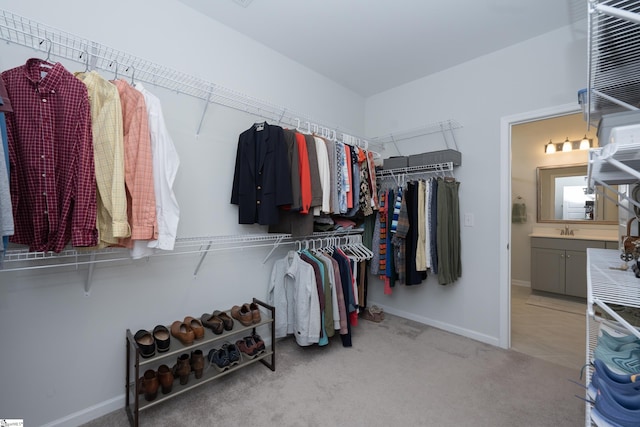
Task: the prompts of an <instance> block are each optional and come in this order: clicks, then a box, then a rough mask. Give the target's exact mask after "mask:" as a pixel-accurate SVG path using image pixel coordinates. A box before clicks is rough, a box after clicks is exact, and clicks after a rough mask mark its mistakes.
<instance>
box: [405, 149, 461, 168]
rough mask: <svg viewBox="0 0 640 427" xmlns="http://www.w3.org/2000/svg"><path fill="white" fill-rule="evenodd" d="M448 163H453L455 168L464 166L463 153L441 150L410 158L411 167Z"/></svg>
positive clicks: (414, 155) (413, 155)
mask: <svg viewBox="0 0 640 427" xmlns="http://www.w3.org/2000/svg"><path fill="white" fill-rule="evenodd" d="M447 162H453V166H460V165H461V164H462V153H460V152H459V151H456V150H440V151H430V152H428V153H422V154H412V155H411V156H409V166H423V165H433V164H436V163H447Z"/></svg>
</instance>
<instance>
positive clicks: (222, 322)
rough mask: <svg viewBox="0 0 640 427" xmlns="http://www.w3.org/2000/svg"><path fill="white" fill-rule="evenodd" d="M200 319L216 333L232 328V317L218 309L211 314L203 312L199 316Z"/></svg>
mask: <svg viewBox="0 0 640 427" xmlns="http://www.w3.org/2000/svg"><path fill="white" fill-rule="evenodd" d="M200 321H201V322H202V324H203V325H204V326H206V327H207V328H209V329H211V330H212V331H213V333H214V334H216V335H220V334H221V333H222V332H224V331H225V330H226V331H230V330H232V329H233V319H232V318H231V317H229V315H228V314H227V313H225V312H224V311H220V310H216V311H214V312H213V313H212V314H209V313H204V314H203V315H202V316H200Z"/></svg>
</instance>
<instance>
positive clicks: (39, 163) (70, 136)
mask: <svg viewBox="0 0 640 427" xmlns="http://www.w3.org/2000/svg"><path fill="white" fill-rule="evenodd" d="M49 65H51V64H49ZM1 77H2V79H3V81H4V83H5V86H6V88H7V92H8V94H9V98H10V99H11V104H12V105H13V113H7V115H6V119H7V134H8V139H9V161H10V167H11V169H10V171H11V172H10V174H11V176H10V185H11V202H12V205H13V216H14V221H15V234H14V235H13V237H12V238H11V241H12V242H14V243H19V244H24V245H29V250H31V251H54V252H60V251H61V250H62V249H63V248H64V247H65V245H67V243H69V241H71V244H72V245H73V246H95V245H96V244H97V243H98V230H97V229H96V181H95V172H94V163H93V145H92V134H91V113H90V107H89V97H88V95H87V88H86V86H85V85H84V84H83V83H82V82H81V81H80V80H78V79H77V78H75V77H74V75H73V74H71V73H70V72H68V71H67V70H65V68H64V67H63V66H62V64H60V63H57V64H54V65H53V66H52V67H50V66H47V63H46V62H44V61H43V60H41V59H37V58H32V59H29V60H28V61H27V63H26V64H25V65H22V66H19V67H16V68H12V69H10V70H7V71H5V72H3V73H2V74H1Z"/></svg>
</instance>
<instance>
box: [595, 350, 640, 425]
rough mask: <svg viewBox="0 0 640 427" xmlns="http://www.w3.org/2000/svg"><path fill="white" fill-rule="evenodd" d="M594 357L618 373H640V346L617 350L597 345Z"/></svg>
mask: <svg viewBox="0 0 640 427" xmlns="http://www.w3.org/2000/svg"><path fill="white" fill-rule="evenodd" d="M593 358H594V359H600V360H601V361H602V362H604V363H605V364H606V365H607V366H608V367H609V369H611V370H612V371H613V372H615V373H617V374H623V375H624V374H640V347H638V348H633V349H628V350H622V351H615V350H611V349H610V348H608V347H607V346H605V345H597V346H596V348H595V349H594V350H593ZM639 425H640V424H639Z"/></svg>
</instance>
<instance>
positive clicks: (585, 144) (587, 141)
mask: <svg viewBox="0 0 640 427" xmlns="http://www.w3.org/2000/svg"><path fill="white" fill-rule="evenodd" d="M589 148H591V140H590V139H588V138H587V134H585V135H584V138H582V141H580V149H581V150H588V149H589Z"/></svg>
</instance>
